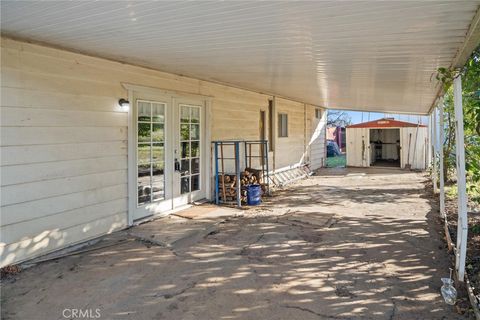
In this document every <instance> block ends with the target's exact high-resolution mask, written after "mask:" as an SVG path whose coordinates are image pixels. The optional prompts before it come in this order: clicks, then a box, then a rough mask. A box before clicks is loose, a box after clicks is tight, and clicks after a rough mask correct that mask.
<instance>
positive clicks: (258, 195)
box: [247, 184, 262, 206]
mask: <svg viewBox="0 0 480 320" xmlns="http://www.w3.org/2000/svg"><path fill="white" fill-rule="evenodd" d="M261 202H262V188H260V185H258V184H251V185H249V186H247V204H248V205H249V206H256V205H259V204H260V203H261Z"/></svg>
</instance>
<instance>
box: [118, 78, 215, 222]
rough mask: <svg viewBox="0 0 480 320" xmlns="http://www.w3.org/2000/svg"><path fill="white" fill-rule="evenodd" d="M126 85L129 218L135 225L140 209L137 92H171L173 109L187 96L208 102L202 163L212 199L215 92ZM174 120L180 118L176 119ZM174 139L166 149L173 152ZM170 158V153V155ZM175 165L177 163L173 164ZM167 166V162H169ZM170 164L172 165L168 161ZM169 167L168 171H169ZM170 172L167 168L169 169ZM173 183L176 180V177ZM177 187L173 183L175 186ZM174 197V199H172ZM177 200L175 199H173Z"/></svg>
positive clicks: (204, 182) (187, 97) (149, 94)
mask: <svg viewBox="0 0 480 320" xmlns="http://www.w3.org/2000/svg"><path fill="white" fill-rule="evenodd" d="M122 86H123V87H124V88H125V89H126V90H127V91H128V100H129V101H130V107H129V110H128V132H127V135H128V156H127V158H128V159H127V161H128V163H127V164H128V165H127V177H128V210H127V221H128V225H129V226H131V225H133V224H134V213H135V210H136V209H137V173H136V172H137V170H136V166H137V163H136V152H137V150H136V130H134V121H136V117H135V114H134V112H133V110H134V103H135V98H136V97H137V96H141V95H142V94H144V95H148V96H155V95H156V96H159V97H165V96H168V97H170V99H171V104H172V110H173V108H174V103H175V101H176V100H183V99H194V100H197V101H202V102H203V104H204V113H203V114H204V117H203V119H204V126H203V127H204V132H203V143H202V145H201V148H200V149H203V150H204V152H203V154H202V155H201V160H200V161H201V162H203V165H202V169H201V171H202V174H203V179H202V180H203V181H202V185H203V186H204V187H205V197H206V199H211V180H212V170H211V167H210V163H211V148H210V144H211V104H212V98H213V97H212V96H205V95H199V94H193V93H188V92H181V91H172V90H164V89H160V88H154V87H147V86H140V85H135V84H129V83H122ZM174 121H176V120H175V119H174ZM172 124H173V126H172V125H170V126H169V127H170V128H171V130H170V131H171V132H173V133H175V131H174V130H173V128H172V127H176V124H175V122H173V123H172ZM172 142H173V143H169V145H170V147H169V148H168V150H167V148H165V152H173V150H174V146H173V144H174V143H175V140H172ZM166 158H167V157H166ZM171 165H172V166H173V163H172V164H171ZM165 167H166V168H167V165H166V166H165ZM168 167H171V166H170V165H168ZM166 168H165V171H166ZM165 175H167V172H165ZM172 184H173V181H172ZM172 189H173V186H172ZM172 200H173V199H172ZM172 203H173V202H172ZM174 211H176V208H175V207H173V208H172V210H169V211H165V212H158V213H155V214H154V215H153V216H163V215H167V214H169V213H171V212H174Z"/></svg>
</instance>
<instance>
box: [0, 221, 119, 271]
mask: <svg viewBox="0 0 480 320" xmlns="http://www.w3.org/2000/svg"><path fill="white" fill-rule="evenodd" d="M126 224H127V220H126V213H125V212H122V213H118V214H115V215H112V216H109V217H105V218H101V219H94V220H92V221H85V222H83V223H82V224H79V225H75V226H71V227H69V228H66V229H63V230H49V231H45V233H44V234H41V235H38V236H36V237H35V238H33V237H32V238H29V239H25V240H22V241H19V242H15V243H10V244H7V245H5V246H0V267H3V266H6V265H9V264H12V263H15V262H20V261H24V260H27V259H30V258H32V257H37V256H39V255H42V254H46V253H48V252H51V251H55V250H57V249H58V248H61V247H65V246H67V245H73V244H76V243H80V242H84V241H87V240H89V239H93V238H96V237H98V236H100V235H103V234H105V233H110V232H113V231H116V230H119V229H122V228H124V227H125V226H126Z"/></svg>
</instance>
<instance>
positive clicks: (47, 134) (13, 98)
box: [0, 38, 325, 266]
mask: <svg viewBox="0 0 480 320" xmlns="http://www.w3.org/2000/svg"><path fill="white" fill-rule="evenodd" d="M1 77H2V83H1V141H0V142H1V155H2V157H1V211H2V219H1V226H0V233H1V239H0V252H1V261H0V265H1V266H4V265H8V264H12V263H16V262H19V261H23V260H26V259H29V258H32V257H36V256H39V255H41V254H44V253H47V252H50V251H54V250H56V249H59V248H62V247H65V246H68V245H72V244H75V243H79V242H83V241H86V240H88V239H91V238H95V237H98V236H100V235H102V234H105V233H109V232H113V231H115V230H119V229H122V228H125V227H126V226H127V224H128V222H127V221H128V212H127V211H128V199H127V193H128V190H127V184H128V175H127V168H128V160H127V159H128V148H127V141H128V137H127V134H128V132H127V131H128V121H129V120H128V111H127V110H123V109H121V108H120V107H119V106H118V104H117V101H118V99H119V98H126V97H128V92H127V90H126V89H125V88H124V87H123V86H122V83H132V84H136V85H141V86H148V87H154V88H161V89H164V90H172V91H180V92H187V93H190V94H198V95H203V96H210V97H211V106H210V119H211V121H210V123H211V127H210V128H209V130H210V137H211V140H219V139H222V140H225V139H259V137H260V130H259V121H260V111H261V110H263V111H265V112H266V114H267V116H268V100H269V99H273V100H274V101H275V109H276V110H275V113H274V114H275V118H274V120H273V123H274V124H276V123H277V113H278V112H280V111H281V112H286V113H288V114H289V136H288V138H280V139H278V138H276V137H277V133H276V132H275V133H274V137H275V141H274V143H275V150H274V151H273V152H269V157H270V164H271V169H279V168H282V167H286V166H294V165H296V164H299V163H307V162H308V161H306V160H307V159H306V158H305V155H306V152H307V151H308V149H309V148H310V149H312V150H313V149H315V148H317V149H318V150H320V149H321V148H323V147H324V146H323V147H321V145H322V143H323V141H321V139H324V137H325V135H324V132H323V133H322V132H320V133H318V132H317V133H318V135H317V137H316V140H315V141H317V143H318V145H315V147H312V146H311V145H310V146H308V145H307V144H308V142H309V141H311V139H312V135H313V131H312V130H311V129H310V130H307V128H306V124H307V123H308V121H310V122H311V123H313V121H314V119H313V117H314V114H313V111H312V110H314V107H313V106H307V105H304V104H302V103H298V102H293V101H290V100H286V99H280V98H275V97H272V96H269V95H265V94H260V93H256V92H252V91H247V90H242V89H238V88H234V87H229V86H225V85H220V84H215V83H211V82H205V81H201V80H197V79H192V78H188V77H182V76H178V75H173V74H168V73H164V72H159V71H155V70H150V69H146V68H141V67H136V66H132V65H128V64H122V63H118V62H113V61H109V60H104V59H100V58H95V57H90V56H86V55H81V54H77V53H72V52H67V51H63V50H58V49H54V48H49V47H44V46H39V45H34V44H29V43H25V42H20V41H16V40H11V39H6V38H2V42H1ZM267 126H268V120H267ZM323 128H324V127H323ZM274 129H275V128H274ZM207 130H208V129H207ZM319 130H320V131H321V129H319ZM267 137H268V128H267ZM317 149H315V150H317Z"/></svg>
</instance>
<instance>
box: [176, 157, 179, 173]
mask: <svg viewBox="0 0 480 320" xmlns="http://www.w3.org/2000/svg"><path fill="white" fill-rule="evenodd" d="M175 171H178V172H180V162H178V159H175Z"/></svg>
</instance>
